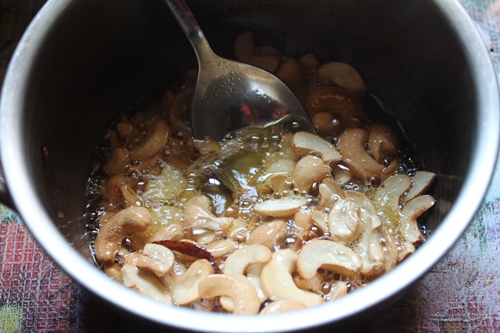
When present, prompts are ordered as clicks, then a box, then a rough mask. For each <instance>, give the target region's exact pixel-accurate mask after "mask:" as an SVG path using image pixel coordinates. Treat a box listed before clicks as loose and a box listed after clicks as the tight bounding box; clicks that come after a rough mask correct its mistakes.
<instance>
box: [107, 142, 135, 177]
mask: <svg viewBox="0 0 500 333" xmlns="http://www.w3.org/2000/svg"><path fill="white" fill-rule="evenodd" d="M129 166H130V153H129V152H128V150H127V149H126V148H122V147H118V148H115V149H113V151H112V152H111V155H110V156H109V159H108V161H107V162H106V164H104V165H103V166H102V169H103V170H104V172H105V173H106V174H107V175H108V176H112V175H115V174H117V173H123V172H125V171H127V168H128V167H129Z"/></svg>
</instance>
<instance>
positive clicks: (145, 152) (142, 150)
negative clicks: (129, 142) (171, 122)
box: [130, 118, 170, 161]
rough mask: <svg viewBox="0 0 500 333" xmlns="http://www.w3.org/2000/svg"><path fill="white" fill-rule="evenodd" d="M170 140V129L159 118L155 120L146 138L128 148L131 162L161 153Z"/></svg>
mask: <svg viewBox="0 0 500 333" xmlns="http://www.w3.org/2000/svg"><path fill="white" fill-rule="evenodd" d="M169 138H170V127H169V126H168V124H167V122H166V121H165V120H163V119H161V118H158V119H156V121H154V122H153V123H152V124H151V125H150V127H149V128H148V132H147V134H146V137H145V138H144V139H143V140H142V141H141V142H140V143H139V144H137V145H134V146H132V148H130V158H131V159H132V161H140V160H144V159H146V158H148V157H151V156H153V155H155V154H158V153H159V152H161V151H162V150H163V149H164V148H165V146H166V145H167V143H168V140H169Z"/></svg>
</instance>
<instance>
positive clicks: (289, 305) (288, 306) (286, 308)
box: [260, 299, 307, 315]
mask: <svg viewBox="0 0 500 333" xmlns="http://www.w3.org/2000/svg"><path fill="white" fill-rule="evenodd" d="M305 308H307V306H306V305H305V304H303V303H301V302H297V301H293V300H290V299H282V300H279V301H274V302H271V303H269V304H268V305H267V306H266V307H265V308H263V309H262V310H261V311H260V314H262V315H268V314H276V313H283V312H290V311H296V310H301V309H305Z"/></svg>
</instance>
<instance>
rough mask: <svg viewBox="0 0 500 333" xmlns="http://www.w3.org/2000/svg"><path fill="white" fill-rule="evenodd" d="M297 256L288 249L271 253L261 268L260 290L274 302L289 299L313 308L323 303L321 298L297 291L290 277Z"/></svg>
mask: <svg viewBox="0 0 500 333" xmlns="http://www.w3.org/2000/svg"><path fill="white" fill-rule="evenodd" d="M297 259H298V254H297V253H295V252H294V251H292V250H290V249H286V250H279V251H276V252H274V253H273V257H272V259H271V261H270V262H268V263H267V264H266V265H264V267H263V268H262V273H261V283H262V289H264V291H265V292H266V294H268V295H270V299H271V300H274V301H278V300H283V299H289V300H293V301H297V302H300V303H303V304H305V305H306V306H314V305H318V304H321V303H323V298H322V297H321V296H320V295H318V294H315V293H312V292H310V291H305V290H302V289H299V288H298V287H297V286H296V285H295V283H294V281H293V277H292V272H293V270H294V269H295V266H296V263H297Z"/></svg>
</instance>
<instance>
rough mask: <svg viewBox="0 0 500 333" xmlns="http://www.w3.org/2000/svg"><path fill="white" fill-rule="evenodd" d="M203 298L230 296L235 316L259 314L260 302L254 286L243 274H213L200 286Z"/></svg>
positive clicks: (199, 289) (200, 293)
mask: <svg viewBox="0 0 500 333" xmlns="http://www.w3.org/2000/svg"><path fill="white" fill-rule="evenodd" d="M198 291H199V295H200V297H201V298H213V297H217V296H228V297H231V298H232V299H233V304H234V311H233V313H234V314H257V313H258V312H259V308H260V301H259V298H258V296H257V292H256V291H255V288H254V286H253V284H252V283H251V282H250V281H248V279H247V278H246V277H245V276H243V275H241V274H212V275H209V276H207V277H206V278H204V279H203V280H202V281H201V282H200V284H199V285H198Z"/></svg>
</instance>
